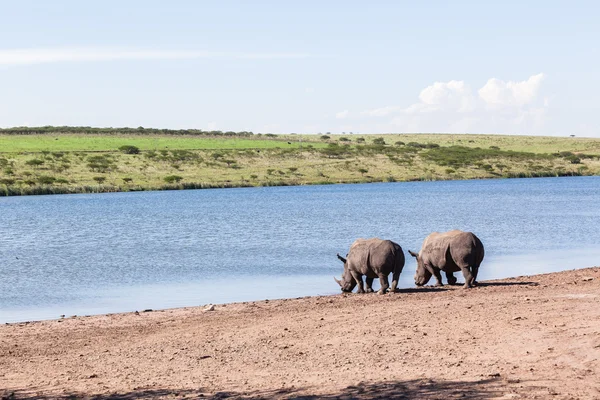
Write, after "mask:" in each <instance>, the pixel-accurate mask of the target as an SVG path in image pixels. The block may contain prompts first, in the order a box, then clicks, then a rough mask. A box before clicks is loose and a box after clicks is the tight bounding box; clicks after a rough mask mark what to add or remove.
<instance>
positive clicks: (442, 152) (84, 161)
mask: <svg viewBox="0 0 600 400" xmlns="http://www.w3.org/2000/svg"><path fill="white" fill-rule="evenodd" d="M63 129H64V128H63ZM70 129H76V128H70ZM176 133H177V132H175V133H172V134H168V135H166V134H155V135H152V134H147V133H143V134H141V133H140V134H131V133H128V134H118V133H106V134H104V135H99V134H97V132H95V131H94V132H92V133H76V132H73V131H69V133H56V132H54V131H51V132H50V133H42V134H31V132H26V134H22V133H19V134H10V135H9V134H0V195H19V194H52V193H89V192H111V191H134V190H164V189H194V188H213V187H246V186H282V185H308V184H332V183H355V182H356V183H357V182H395V181H423V180H450V179H487V178H514V177H541V176H570V175H599V174H600V139H583V138H570V137H559V138H557V137H527V136H496V135H433V134H411V135H328V136H329V138H322V137H321V135H278V136H274V135H268V136H267V135H260V136H259V135H252V134H246V135H245V136H241V135H238V136H235V135H228V136H225V135H223V136H217V137H211V136H210V135H208V134H202V135H197V134H193V135H192V134H187V135H183V134H176ZM361 139H362V140H361ZM122 146H136V147H137V148H139V149H140V152H139V153H135V152H134V153H133V154H126V152H125V151H124V150H123V151H119V148H120V147H122Z"/></svg>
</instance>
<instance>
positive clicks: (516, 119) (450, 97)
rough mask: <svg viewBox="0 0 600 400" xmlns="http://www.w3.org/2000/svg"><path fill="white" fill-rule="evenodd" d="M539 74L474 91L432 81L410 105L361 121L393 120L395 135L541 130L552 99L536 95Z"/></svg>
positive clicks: (384, 109) (493, 82)
mask: <svg viewBox="0 0 600 400" xmlns="http://www.w3.org/2000/svg"><path fill="white" fill-rule="evenodd" d="M545 77H546V76H545V75H544V74H543V73H540V74H537V75H532V76H531V77H529V78H528V79H527V80H524V81H520V82H513V81H508V82H505V81H502V80H500V79H496V78H492V79H489V80H488V81H487V82H486V84H485V85H484V86H483V87H481V88H480V89H479V90H478V91H477V92H474V91H473V90H472V89H471V88H470V87H469V85H467V84H466V83H465V82H464V81H456V80H452V81H449V82H435V83H433V84H432V85H430V86H428V87H426V88H424V89H423V90H422V91H421V92H420V94H419V101H418V102H417V103H414V104H412V105H410V106H408V107H402V106H387V107H381V108H377V109H371V110H366V111H363V112H361V113H360V115H361V116H363V117H380V118H382V117H391V119H390V120H389V122H388V123H387V125H388V130H389V131H395V132H474V133H475V132H482V133H484V132H487V133H494V132H498V133H522V134H526V133H529V134H535V133H536V132H541V131H542V129H543V127H544V122H545V119H546V116H547V114H548V112H547V109H548V106H549V104H550V99H551V97H542V96H540V89H541V85H542V82H543V80H544V79H545Z"/></svg>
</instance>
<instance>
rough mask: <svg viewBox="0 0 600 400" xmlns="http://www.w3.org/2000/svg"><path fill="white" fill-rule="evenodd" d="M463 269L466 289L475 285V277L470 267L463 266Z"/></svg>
mask: <svg viewBox="0 0 600 400" xmlns="http://www.w3.org/2000/svg"><path fill="white" fill-rule="evenodd" d="M461 270H462V273H463V276H464V277H465V285H464V286H463V287H464V288H465V289H468V288H470V287H473V281H474V280H475V279H473V275H472V274H471V271H470V270H469V267H466V268H461Z"/></svg>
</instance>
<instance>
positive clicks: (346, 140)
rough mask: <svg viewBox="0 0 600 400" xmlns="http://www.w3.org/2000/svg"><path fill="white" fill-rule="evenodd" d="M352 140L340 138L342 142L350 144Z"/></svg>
mask: <svg viewBox="0 0 600 400" xmlns="http://www.w3.org/2000/svg"><path fill="white" fill-rule="evenodd" d="M350 141H351V140H350V139H348V138H347V137H341V138H340V142H350Z"/></svg>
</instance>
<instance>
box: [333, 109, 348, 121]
mask: <svg viewBox="0 0 600 400" xmlns="http://www.w3.org/2000/svg"><path fill="white" fill-rule="evenodd" d="M348 114H350V112H349V111H348V110H344V111H340V112H339V113H336V114H335V117H336V118H337V119H344V118H347V117H348Z"/></svg>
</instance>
